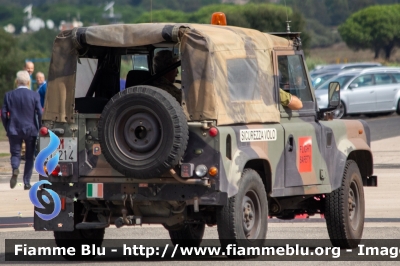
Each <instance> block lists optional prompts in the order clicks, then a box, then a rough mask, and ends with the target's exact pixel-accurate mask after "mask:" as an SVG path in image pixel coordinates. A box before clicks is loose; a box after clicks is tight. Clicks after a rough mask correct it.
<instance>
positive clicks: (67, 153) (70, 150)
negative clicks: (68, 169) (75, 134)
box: [39, 137, 78, 162]
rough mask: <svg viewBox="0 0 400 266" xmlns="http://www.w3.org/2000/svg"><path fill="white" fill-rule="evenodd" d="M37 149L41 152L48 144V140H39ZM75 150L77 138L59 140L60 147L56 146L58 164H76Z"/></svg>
mask: <svg viewBox="0 0 400 266" xmlns="http://www.w3.org/2000/svg"><path fill="white" fill-rule="evenodd" d="M39 141H40V144H39V148H40V150H43V149H44V148H46V147H47V145H49V143H50V138H43V137H41V138H40V140H39ZM77 148H78V141H77V138H62V137H61V138H60V146H58V149H57V154H58V155H59V156H60V157H59V158H60V162H76V161H77V159H78V156H77ZM55 154H56V153H53V154H52V155H50V158H51V157H53V155H55Z"/></svg>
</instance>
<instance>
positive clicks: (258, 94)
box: [43, 23, 293, 125]
mask: <svg viewBox="0 0 400 266" xmlns="http://www.w3.org/2000/svg"><path fill="white" fill-rule="evenodd" d="M111 36H112V37H111ZM165 41H169V42H178V43H179V47H180V51H181V61H182V66H181V71H182V77H184V78H182V91H183V102H182V107H183V108H184V111H185V114H186V116H187V119H188V121H197V120H215V121H217V124H218V125H228V124H234V123H256V122H260V123H262V122H279V110H278V108H277V97H276V96H275V93H274V91H272V90H271V89H270V88H272V87H273V85H274V74H273V68H272V65H271V63H270V62H271V56H272V54H271V51H272V49H273V48H274V47H275V46H278V47H293V45H292V42H291V41H289V40H287V39H285V38H280V37H276V36H272V35H269V34H266V33H262V32H259V31H256V30H252V29H245V28H238V27H230V26H226V27H221V26H215V25H198V24H165V23H164V24H163V23H154V24H134V25H106V26H91V27H87V28H75V29H73V30H70V31H64V32H62V33H60V34H59V36H58V37H57V38H56V40H55V42H54V46H53V47H54V49H53V54H52V59H51V63H50V69H49V78H48V87H47V93H46V97H47V98H51V99H52V101H46V102H45V112H44V115H43V120H52V121H60V122H68V123H73V122H74V121H73V113H74V95H75V80H76V69H77V66H76V62H77V60H78V56H79V53H80V52H81V53H84V51H85V49H89V48H88V47H86V46H87V45H95V46H108V47H133V46H141V45H150V44H156V43H161V42H165ZM243 74H247V75H248V77H251V79H250V80H252V82H253V83H254V86H250V87H251V88H252V89H254V94H252V95H247V96H251V98H248V99H246V97H243V95H240V93H239V95H234V96H232V92H233V91H234V92H236V93H238V92H240V91H241V87H240V86H241V85H242V84H240V83H238V82H237V80H236V79H237V78H238V75H243ZM227 79H228V81H229V80H231V82H227ZM240 80H242V81H243V80H246V78H244V79H243V77H242V79H239V81H240ZM242 93H243V92H242Z"/></svg>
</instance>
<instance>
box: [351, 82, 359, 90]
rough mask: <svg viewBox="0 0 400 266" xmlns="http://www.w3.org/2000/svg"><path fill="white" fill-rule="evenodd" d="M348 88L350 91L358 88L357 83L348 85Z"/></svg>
mask: <svg viewBox="0 0 400 266" xmlns="http://www.w3.org/2000/svg"><path fill="white" fill-rule="evenodd" d="M349 88H350V89H355V88H358V83H352V84H350V86H349Z"/></svg>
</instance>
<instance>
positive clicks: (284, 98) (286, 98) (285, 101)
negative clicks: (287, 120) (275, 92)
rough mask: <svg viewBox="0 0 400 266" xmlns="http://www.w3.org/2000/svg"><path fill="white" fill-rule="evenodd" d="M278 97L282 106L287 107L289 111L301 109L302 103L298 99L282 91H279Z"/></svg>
mask: <svg viewBox="0 0 400 266" xmlns="http://www.w3.org/2000/svg"><path fill="white" fill-rule="evenodd" d="M279 96H280V98H281V104H282V106H284V107H288V108H289V109H291V110H299V109H301V108H303V103H302V101H301V100H300V99H299V98H297V97H296V96H294V95H292V94H290V93H288V92H286V91H284V90H282V89H279Z"/></svg>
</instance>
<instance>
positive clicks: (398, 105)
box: [396, 100, 400, 115]
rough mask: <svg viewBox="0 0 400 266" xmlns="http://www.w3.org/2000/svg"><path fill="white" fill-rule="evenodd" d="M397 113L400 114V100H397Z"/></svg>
mask: <svg viewBox="0 0 400 266" xmlns="http://www.w3.org/2000/svg"><path fill="white" fill-rule="evenodd" d="M396 113H397V114H398V115H400V100H398V101H397V107H396Z"/></svg>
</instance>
